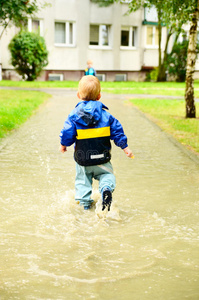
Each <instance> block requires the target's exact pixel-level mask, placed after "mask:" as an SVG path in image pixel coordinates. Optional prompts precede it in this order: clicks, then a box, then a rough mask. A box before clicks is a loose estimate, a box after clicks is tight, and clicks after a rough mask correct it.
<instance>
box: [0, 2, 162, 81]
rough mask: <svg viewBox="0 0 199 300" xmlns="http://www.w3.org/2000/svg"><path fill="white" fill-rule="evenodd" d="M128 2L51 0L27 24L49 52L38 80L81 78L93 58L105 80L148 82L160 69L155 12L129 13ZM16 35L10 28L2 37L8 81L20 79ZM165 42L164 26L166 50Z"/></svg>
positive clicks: (101, 77) (139, 11)
mask: <svg viewBox="0 0 199 300" xmlns="http://www.w3.org/2000/svg"><path fill="white" fill-rule="evenodd" d="M126 2H128V1H125V0H123V1H121V3H115V4H113V5H111V6H109V7H99V6H98V5H97V4H95V3H92V2H91V1H90V0H48V3H49V5H48V6H47V7H45V8H43V9H41V10H40V11H39V12H38V13H37V15H36V16H34V17H33V18H32V19H29V20H28V30H29V31H37V32H39V34H40V35H41V36H43V37H44V38H45V41H46V45H47V48H48V51H49V64H48V66H46V68H45V70H44V71H43V72H42V75H41V77H40V78H39V80H53V79H58V80H79V79H80V78H81V76H82V75H83V74H84V69H85V68H86V62H87V60H88V59H89V60H92V61H93V65H94V68H95V69H96V70H97V74H98V76H99V78H100V79H101V80H105V81H117V80H129V81H131V80H135V81H141V80H144V79H145V75H146V72H147V71H148V70H151V69H152V68H153V67H156V66H158V29H157V16H156V11H155V10H153V9H152V10H150V11H147V10H144V9H140V10H138V11H136V12H133V13H131V14H126V13H127V11H128V3H126ZM17 31H18V29H17V28H15V27H10V28H8V29H7V30H6V32H5V33H4V35H3V37H2V39H1V44H0V51H1V63H2V70H3V72H2V73H3V78H5V79H16V80H17V79H20V78H19V76H18V75H17V74H16V73H15V72H14V71H13V68H12V66H11V65H10V53H9V50H8V44H9V42H10V40H11V38H12V37H13V36H14V35H15V34H16V33H17ZM165 40H166V27H162V49H164V46H165Z"/></svg>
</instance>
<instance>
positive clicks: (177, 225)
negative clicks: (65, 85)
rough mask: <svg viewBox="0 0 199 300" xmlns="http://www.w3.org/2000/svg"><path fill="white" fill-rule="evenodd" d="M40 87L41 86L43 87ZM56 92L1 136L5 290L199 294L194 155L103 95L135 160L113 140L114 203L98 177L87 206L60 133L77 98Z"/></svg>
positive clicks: (41, 294) (42, 294)
mask: <svg viewBox="0 0 199 300" xmlns="http://www.w3.org/2000/svg"><path fill="white" fill-rule="evenodd" d="M42 90H44V89H42ZM45 91H47V92H50V93H52V98H50V99H49V100H48V101H47V102H46V103H45V104H44V105H41V107H40V108H39V110H38V111H37V113H36V114H34V115H33V116H32V117H31V118H30V119H29V120H28V121H27V122H26V123H25V124H24V125H22V126H21V127H20V128H19V129H18V130H16V131H15V132H14V133H13V134H11V135H9V136H8V137H7V138H5V139H4V140H3V141H2V143H1V151H0V167H1V174H0V180H1V188H0V192H1V194H0V201H1V208H0V218H1V225H0V232H1V243H0V250H1V258H0V269H1V279H0V298H1V299H69V300H70V299H71V300H74V299H80V298H81V299H103V300H104V299H105V300H106V299H116V300H117V299H118V300H121V299H123V300H131V299H134V300H140V299H142V300H145V299H149V300H154V299H168V300H169V299H174V300H175V299H176V300H179V299H191V300H197V299H198V298H199V272H198V271H199V255H198V253H199V218H198V216H199V161H198V158H197V157H196V156H195V155H194V154H192V153H191V152H189V151H188V150H187V149H185V148H184V147H183V146H181V145H180V144H179V143H178V142H176V141H175V140H174V139H173V138H172V137H171V136H170V135H168V134H166V133H165V132H163V131H162V130H161V129H160V128H159V127H158V126H156V125H155V124H153V123H152V122H151V121H149V120H148V119H147V118H146V117H145V116H144V115H143V114H142V113H141V112H139V111H138V110H137V109H135V108H133V107H132V106H131V105H129V104H128V102H127V101H126V100H127V99H128V98H129V95H126V96H124V95H111V94H102V99H101V101H102V102H103V103H104V104H105V105H106V106H108V107H109V109H110V113H112V114H113V115H114V116H115V117H116V118H117V119H119V120H120V122H121V123H122V125H123V127H124V131H125V133H126V135H127V136H128V141H129V147H130V148H131V149H132V150H133V153H134V155H135V159H128V158H127V157H126V156H125V154H124V153H123V151H121V150H120V149H119V148H117V147H116V146H115V145H113V149H112V164H113V168H114V172H115V175H116V179H117V187H116V190H115V192H114V197H113V205H112V207H111V211H110V212H105V213H102V211H101V199H100V195H99V192H98V184H97V182H94V192H93V199H94V201H95V205H94V206H93V208H92V209H91V210H90V211H84V210H82V207H80V206H79V205H77V204H76V203H75V201H74V179H75V163H74V160H73V147H69V149H68V151H67V153H65V154H61V153H59V151H58V148H59V132H60V130H61V128H62V126H63V123H64V120H65V118H66V117H67V115H68V114H69V112H70V111H71V110H72V109H73V108H74V106H75V105H76V103H77V102H78V99H77V97H76V91H74V90H61V89H56V90H48V89H46V90H45Z"/></svg>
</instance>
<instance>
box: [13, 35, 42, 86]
mask: <svg viewBox="0 0 199 300" xmlns="http://www.w3.org/2000/svg"><path fill="white" fill-rule="evenodd" d="M9 50H10V52H11V63H12V65H13V66H14V67H15V69H16V71H17V72H18V73H19V74H20V75H22V77H23V79H26V80H27V81H32V80H35V79H36V78H37V77H38V76H39V74H40V73H41V71H42V69H43V68H44V67H45V66H46V65H47V64H48V51H47V49H46V45H45V40H44V38H43V37H41V36H39V35H37V34H36V33H33V32H27V31H20V32H19V33H18V34H17V35H16V36H14V38H13V39H12V40H11V42H10V44H9Z"/></svg>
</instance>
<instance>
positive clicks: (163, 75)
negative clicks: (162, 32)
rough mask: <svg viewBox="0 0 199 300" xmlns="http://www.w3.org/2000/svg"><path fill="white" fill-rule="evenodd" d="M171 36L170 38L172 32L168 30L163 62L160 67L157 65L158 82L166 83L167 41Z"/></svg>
mask: <svg viewBox="0 0 199 300" xmlns="http://www.w3.org/2000/svg"><path fill="white" fill-rule="evenodd" d="M171 36H172V30H170V31H169V32H168V34H167V40H166V44H165V49H164V56H163V62H161V65H159V73H158V81H166V79H167V77H166V62H167V50H168V45H169V40H170V37H171Z"/></svg>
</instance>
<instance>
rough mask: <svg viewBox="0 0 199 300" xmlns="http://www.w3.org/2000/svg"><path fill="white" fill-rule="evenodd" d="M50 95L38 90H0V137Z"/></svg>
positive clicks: (24, 119)
mask: <svg viewBox="0 0 199 300" xmlns="http://www.w3.org/2000/svg"><path fill="white" fill-rule="evenodd" d="M49 97H50V95H48V94H46V93H43V92H38V91H13V90H1V91H0V124H1V125H0V138H2V137H4V136H5V135H6V134H7V133H8V132H10V131H11V130H13V129H15V128H17V127H19V125H21V124H22V123H24V122H25V121H26V120H27V119H28V117H30V116H31V115H32V113H33V112H34V111H35V109H37V108H38V106H39V105H40V104H41V103H43V102H44V101H45V100H46V99H47V98H49Z"/></svg>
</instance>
